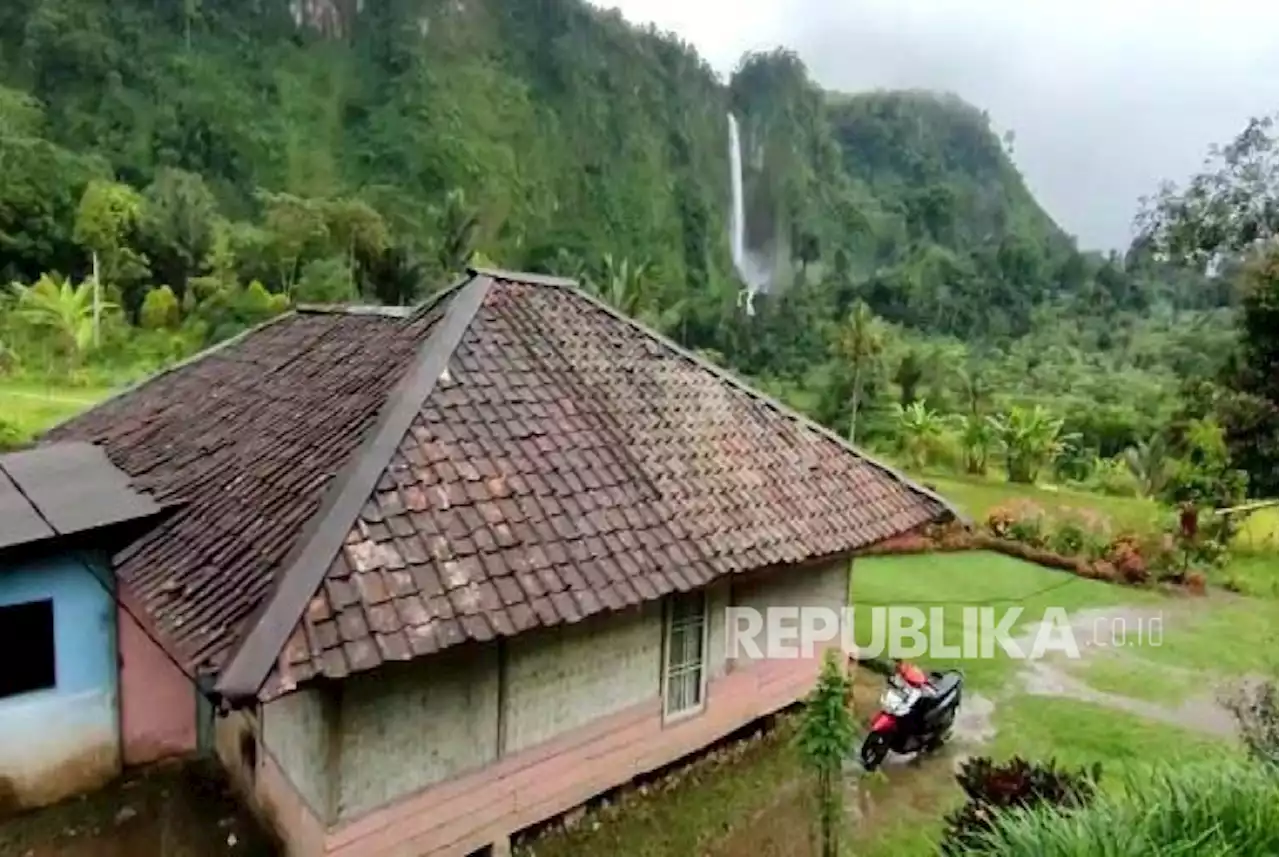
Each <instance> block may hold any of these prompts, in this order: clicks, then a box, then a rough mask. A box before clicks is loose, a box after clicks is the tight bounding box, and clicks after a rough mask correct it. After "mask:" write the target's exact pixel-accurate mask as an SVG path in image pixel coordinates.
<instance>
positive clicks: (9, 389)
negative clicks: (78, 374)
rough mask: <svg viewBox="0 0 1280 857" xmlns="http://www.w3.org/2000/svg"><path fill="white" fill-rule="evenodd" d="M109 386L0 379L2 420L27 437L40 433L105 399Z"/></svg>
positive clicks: (0, 416)
mask: <svg viewBox="0 0 1280 857" xmlns="http://www.w3.org/2000/svg"><path fill="white" fill-rule="evenodd" d="M111 392H112V389H111V388H110V387H65V386H58V385H56V384H40V383H38V382H32V381H9V380H2V379H0V420H4V421H5V422H7V423H9V424H11V425H13V426H14V427H15V428H17V430H18V431H19V433H21V434H22V435H23V436H24V437H31V436H33V435H36V434H39V433H40V432H42V431H44V430H45V429H47V428H49V427H50V426H52V425H53V424H54V423H57V422H59V421H61V420H64V419H66V418H67V417H70V416H74V415H75V414H78V413H79V412H80V411H83V410H84V409H85V408H88V407H89V406H90V405H93V404H96V403H97V402H100V401H102V400H103V399H105V398H106V397H107V396H109V395H110V394H111Z"/></svg>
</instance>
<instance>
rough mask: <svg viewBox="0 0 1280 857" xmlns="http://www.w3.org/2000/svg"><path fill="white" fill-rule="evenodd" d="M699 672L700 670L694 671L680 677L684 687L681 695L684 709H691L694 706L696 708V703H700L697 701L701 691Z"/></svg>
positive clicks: (699, 700)
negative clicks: (682, 695)
mask: <svg viewBox="0 0 1280 857" xmlns="http://www.w3.org/2000/svg"><path fill="white" fill-rule="evenodd" d="M701 672H702V671H701V670H694V671H691V672H688V673H686V674H685V675H684V676H683V677H682V683H683V685H684V691H683V694H684V700H685V707H686V708H693V707H694V706H696V705H697V704H698V703H700V702H701V701H702V700H701V699H699V696H700V695H701V690H702V675H701Z"/></svg>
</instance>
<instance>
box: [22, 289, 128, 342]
mask: <svg viewBox="0 0 1280 857" xmlns="http://www.w3.org/2000/svg"><path fill="white" fill-rule="evenodd" d="M94 285H95V284H94V282H93V281H91V280H86V281H84V282H82V283H81V284H80V285H78V286H73V285H72V284H71V282H70V281H69V280H64V281H62V282H58V281H57V280H54V279H53V278H52V277H50V276H49V275H47V274H46V275H44V276H42V277H41V278H40V279H39V280H38V281H36V282H35V283H34V284H33V285H30V286H24V285H22V284H21V283H14V284H13V286H12V288H13V292H14V294H15V295H16V296H17V299H18V300H17V307H16V312H17V314H18V317H19V318H21V319H23V320H24V321H25V322H26V323H27V324H30V325H31V326H33V327H38V328H43V329H46V330H50V331H52V332H53V334H54V335H55V336H56V337H57V339H58V341H59V344H60V345H62V347H63V348H65V349H66V351H67V354H68V355H69V356H70V357H71V358H72V359H79V357H80V356H81V355H83V354H84V353H85V352H86V351H88V350H89V348H90V346H92V345H93V341H94V313H95V306H94V295H95V291H96V290H95V288H94ZM112 308H114V304H109V303H105V302H98V305H97V309H98V310H100V311H105V310H109V309H112Z"/></svg>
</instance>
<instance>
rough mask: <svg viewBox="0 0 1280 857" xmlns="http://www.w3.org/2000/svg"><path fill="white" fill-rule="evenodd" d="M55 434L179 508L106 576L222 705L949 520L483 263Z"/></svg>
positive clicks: (220, 357)
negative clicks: (455, 281)
mask: <svg viewBox="0 0 1280 857" xmlns="http://www.w3.org/2000/svg"><path fill="white" fill-rule="evenodd" d="M397 382H398V384H399V385H398V386H397V387H395V388H394V389H393V384H396V383H397ZM380 408H381V410H379V409H380ZM58 434H59V435H60V436H66V435H74V436H77V437H89V438H91V439H96V440H99V441H101V442H103V443H104V444H105V445H106V447H107V449H108V452H109V454H111V457H112V458H113V460H115V461H116V462H117V463H118V464H119V465H120V466H121V467H122V468H123V469H124V470H125V471H127V472H129V473H130V474H131V475H133V476H134V477H135V478H139V479H140V480H141V481H142V483H143V484H144V485H145V484H146V482H147V480H153V481H154V483H155V484H156V485H157V487H158V488H159V487H161V486H162V487H163V489H164V490H167V491H173V492H179V493H185V494H186V495H189V496H187V499H188V505H187V506H186V507H185V508H184V509H183V510H182V511H181V512H180V513H179V514H178V515H176V516H175V517H174V518H173V519H172V520H170V521H169V522H168V523H166V524H165V526H164V527H162V528H161V529H160V530H157V531H156V532H153V533H152V534H150V535H149V536H147V537H146V538H145V539H143V541H142V542H141V543H139V545H137V546H135V547H134V548H132V549H131V550H130V551H128V552H126V554H125V555H123V556H122V558H117V564H118V567H119V569H120V571H121V579H122V580H123V581H124V582H125V583H126V584H127V585H128V586H129V587H131V588H133V589H136V590H137V591H138V593H139V595H140V596H141V598H142V600H143V602H144V604H145V608H146V610H147V612H148V613H149V614H151V615H152V616H154V617H155V620H156V626H157V630H158V631H159V632H160V635H161V637H162V638H163V639H166V640H168V641H170V642H172V643H173V644H174V645H175V646H176V647H177V648H178V650H179V651H180V653H181V655H182V656H183V658H184V659H186V661H187V662H188V663H190V664H192V665H193V666H203V665H208V666H213V667H215V668H217V667H223V668H224V669H223V670H222V676H221V680H220V689H221V691H222V692H224V693H226V694H227V695H229V696H230V697H232V698H233V699H248V698H252V697H254V696H258V697H260V698H264V699H267V698H272V697H275V696H278V695H280V694H283V693H287V692H288V691H290V690H291V689H293V688H294V687H296V686H297V685H299V684H301V683H304V682H307V681H309V680H312V679H314V678H316V677H320V676H325V677H329V678H342V677H344V676H346V675H350V674H351V673H354V672H360V671H364V670H369V669H372V668H374V667H377V666H378V665H379V664H381V663H383V662H385V661H395V660H407V659H410V658H413V657H417V656H421V655H426V654H430V653H432V652H436V651H439V650H441V649H444V648H447V647H449V646H453V645H457V644H459V643H462V642H464V641H466V640H480V641H483V640H488V639H492V638H493V637H495V636H509V635H512V634H517V633H519V632H521V631H524V630H527V629H529V628H533V627H537V626H544V625H555V624H559V623H563V622H575V621H578V620H579V619H581V618H583V617H584V616H588V615H591V614H594V613H600V612H602V611H606V610H611V609H617V608H620V607H623V606H625V605H628V604H635V603H637V602H640V601H644V600H649V599H653V598H657V597H659V596H661V595H662V594H664V593H667V592H670V591H672V590H684V589H689V588H693V587H698V586H701V585H704V584H706V583H708V582H709V581H711V580H712V579H714V578H715V577H717V576H720V575H723V574H729V573H734V572H741V571H747V570H752V569H758V568H763V567H774V566H788V565H791V564H794V563H800V562H804V561H806V560H811V559H818V558H824V557H835V556H839V555H844V554H848V553H851V552H853V551H856V550H857V549H859V548H861V547H865V546H866V545H869V544H872V543H874V542H877V541H880V540H882V539H885V538H889V537H891V536H894V535H897V534H899V533H902V532H904V531H907V530H910V529H913V528H915V527H917V526H919V525H921V524H924V523H926V522H928V521H931V520H934V519H937V518H939V517H943V516H946V515H948V514H950V510H949V509H948V508H947V507H946V506H945V505H944V504H943V502H942V501H941V500H939V499H938V498H937V497H936V496H935V495H933V494H931V493H930V492H928V491H925V490H924V489H923V488H920V487H919V486H916V485H914V484H912V483H910V482H909V481H907V480H905V479H903V478H901V477H899V476H897V475H896V474H894V473H892V472H891V471H889V470H887V469H886V468H884V467H882V466H881V465H878V464H876V463H873V462H871V461H870V460H868V459H867V458H865V457H864V456H863V455H861V454H860V453H858V452H856V451H854V450H852V449H851V448H850V447H848V446H846V445H845V444H843V443H842V442H841V441H840V440H839V439H838V438H836V437H835V436H833V435H832V434H830V433H829V432H827V431H825V430H824V429H822V428H820V427H818V426H816V425H814V424H812V423H810V422H808V421H807V420H804V419H803V418H801V417H799V416H797V415H795V414H794V413H792V412H790V411H788V410H787V409H785V408H783V407H782V406H780V405H777V404H776V403H774V402H772V401H770V400H768V399H766V398H764V397H763V396H761V395H759V394H757V393H754V392H753V391H751V390H749V389H748V388H746V387H744V386H743V385H742V384H740V383H739V382H737V381H736V380H734V379H733V378H731V377H730V376H728V375H727V374H726V373H724V372H722V371H720V370H718V369H716V368H715V367H711V366H709V365H708V364H706V363H704V362H701V361H699V360H698V359H697V358H695V357H693V356H692V355H689V354H688V353H687V352H684V351H682V350H681V349H679V348H678V347H676V346H674V345H673V344H671V343H669V342H667V341H666V340H664V339H662V338H661V337H658V336H657V335H655V334H653V333H651V332H649V331H647V330H645V329H644V328H643V327H641V326H640V325H638V324H636V323H634V322H632V321H630V320H628V319H625V318H623V317H621V316H620V315H618V314H617V313H615V312H614V311H612V310H611V309H609V308H607V307H604V306H603V305H601V304H599V303H598V302H597V301H595V300H594V299H592V298H589V297H587V296H585V295H583V294H581V293H580V292H578V291H576V290H575V289H573V288H571V287H570V284H568V283H567V282H565V281H554V280H549V279H546V278H539V277H535V276H533V275H516V274H505V273H501V272H483V273H479V274H477V275H475V276H474V277H473V279H472V280H471V281H470V282H469V283H468V284H466V285H464V286H463V287H461V288H459V289H457V290H455V291H453V292H451V293H450V294H449V295H448V296H446V297H445V298H444V299H442V300H441V301H440V302H439V304H438V305H437V306H436V307H435V308H434V309H432V310H429V311H424V312H422V313H418V314H417V315H414V316H412V317H409V318H407V319H392V318H383V317H378V316H368V315H363V316H357V315H342V314H332V315H299V316H291V317H288V318H287V319H286V320H283V321H279V322H277V323H275V324H272V325H269V326H268V327H266V328H265V329H263V330H260V331H257V332H255V333H252V334H250V335H249V336H247V337H245V338H244V339H243V340H241V341H240V342H238V343H235V344H233V345H230V346H227V347H225V348H222V349H221V350H219V351H218V352H217V353H215V354H212V355H210V356H208V357H205V358H203V359H201V360H199V361H197V362H195V363H192V364H190V365H189V366H187V367H184V368H181V369H178V370H176V371H172V372H170V373H168V374H167V375H165V376H161V377H160V378H158V379H156V380H155V381H152V382H151V383H149V384H147V385H144V386H143V387H142V388H141V389H139V390H138V391H136V392H134V393H132V394H129V395H126V396H124V397H122V398H121V399H119V400H117V401H115V402H112V403H108V404H107V405H104V406H103V407H101V408H99V409H96V410H95V411H93V412H91V413H90V414H89V415H87V416H85V417H83V418H81V419H79V420H77V421H75V422H74V423H72V424H70V425H68V426H66V427H64V428H62V429H60V430H59V432H58ZM340 468H341V473H340V474H338V471H339V469H340ZM335 474H338V475H337V478H334V479H331V478H330V477H332V476H335ZM326 488H327V489H328V490H327V491H326ZM781 573H786V572H785V571H782V572H781Z"/></svg>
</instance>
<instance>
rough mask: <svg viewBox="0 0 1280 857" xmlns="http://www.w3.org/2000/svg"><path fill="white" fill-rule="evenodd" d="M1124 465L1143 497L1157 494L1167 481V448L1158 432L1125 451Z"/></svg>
mask: <svg viewBox="0 0 1280 857" xmlns="http://www.w3.org/2000/svg"><path fill="white" fill-rule="evenodd" d="M1124 463H1125V466H1126V467H1128V468H1129V472H1130V473H1132V474H1133V478H1134V479H1135V480H1137V482H1138V487H1139V489H1140V490H1141V491H1142V494H1143V496H1144V497H1154V496H1155V495H1157V494H1159V493H1160V492H1161V491H1162V490H1163V489H1164V486H1165V483H1166V482H1168V481H1169V461H1168V448H1167V447H1166V445H1165V442H1164V437H1163V436H1161V435H1160V433H1159V432H1157V433H1155V434H1153V435H1152V436H1151V437H1150V438H1149V439H1148V440H1145V441H1139V442H1138V443H1136V444H1134V445H1133V446H1131V447H1129V448H1128V449H1126V450H1125V451H1124Z"/></svg>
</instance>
